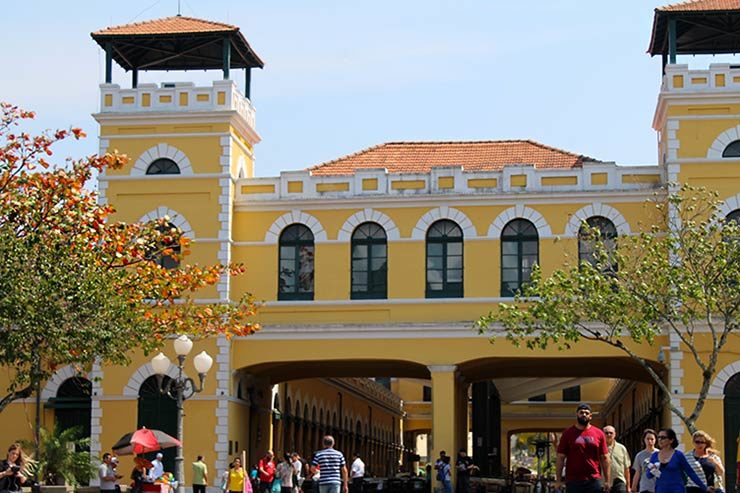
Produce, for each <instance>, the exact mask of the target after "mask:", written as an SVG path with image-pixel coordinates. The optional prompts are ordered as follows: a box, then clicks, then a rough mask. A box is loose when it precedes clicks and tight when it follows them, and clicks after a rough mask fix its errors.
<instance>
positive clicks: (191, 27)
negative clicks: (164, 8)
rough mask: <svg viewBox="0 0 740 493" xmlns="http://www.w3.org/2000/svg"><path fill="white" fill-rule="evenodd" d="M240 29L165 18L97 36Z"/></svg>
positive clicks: (205, 21) (188, 19) (178, 17)
mask: <svg viewBox="0 0 740 493" xmlns="http://www.w3.org/2000/svg"><path fill="white" fill-rule="evenodd" d="M238 30H239V28H238V27H236V26H232V25H230V24H223V23H221V22H213V21H207V20H203V19H195V18H193V17H182V16H173V17H163V18H162V19H154V20H151V21H144V22H135V23H133V24H125V25H123V26H113V27H107V28H105V29H101V30H100V31H96V32H94V33H92V34H93V36H96V35H129V36H136V35H152V34H186V33H217V32H234V31H238Z"/></svg>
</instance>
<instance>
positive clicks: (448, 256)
mask: <svg viewBox="0 0 740 493" xmlns="http://www.w3.org/2000/svg"><path fill="white" fill-rule="evenodd" d="M426 295H427V298H462V296H463V234H462V229H460V226H458V225H457V224H455V223H454V222H452V221H450V220H448V219H443V220H441V221H437V222H436V223H434V224H432V225H431V226H430V227H429V229H428V230H427V289H426Z"/></svg>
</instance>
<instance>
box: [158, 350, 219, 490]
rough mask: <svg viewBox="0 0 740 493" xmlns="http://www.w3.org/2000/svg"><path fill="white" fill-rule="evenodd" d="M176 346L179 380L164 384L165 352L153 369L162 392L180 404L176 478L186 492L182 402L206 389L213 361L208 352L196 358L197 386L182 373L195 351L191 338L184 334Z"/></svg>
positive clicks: (180, 488) (165, 372)
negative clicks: (191, 353) (188, 357)
mask: <svg viewBox="0 0 740 493" xmlns="http://www.w3.org/2000/svg"><path fill="white" fill-rule="evenodd" d="M174 346H175V353H176V354H177V378H172V379H170V380H169V381H168V382H167V384H164V376H165V375H166V374H167V371H168V370H169V369H170V365H171V364H172V363H171V362H170V359H169V358H168V357H167V356H165V355H164V354H162V353H159V354H158V355H156V356H155V357H154V358H152V368H153V369H154V373H156V374H157V380H158V381H159V391H160V392H161V393H162V394H165V395H167V396H168V397H170V398H171V399H174V400H175V401H176V402H177V439H178V440H179V441H180V443H181V445H179V446H178V447H177V456H176V457H175V476H176V479H177V493H184V491H185V487H184V486H183V482H184V480H185V468H184V467H183V457H182V434H183V433H182V432H183V429H182V428H183V426H182V421H183V417H184V416H185V413H184V409H183V402H184V401H185V400H186V399H190V398H191V397H193V396H194V395H195V394H196V393H198V392H201V391H202V390H203V381H204V380H205V378H206V373H208V370H210V369H211V365H212V364H213V358H211V356H210V355H209V354H208V353H206V352H205V351H201V352H200V353H199V354H197V355H196V356H195V358H193V365H194V366H195V371H197V372H198V380H199V382H198V386H197V387H196V386H195V382H194V381H193V379H192V378H189V377H185V376H184V375H183V371H182V368H183V366H184V365H185V357H186V356H187V355H188V354H190V350H191V349H193V341H191V340H190V338H189V337H188V336H186V335H181V336H180V337H178V338H177V339H175V344H174Z"/></svg>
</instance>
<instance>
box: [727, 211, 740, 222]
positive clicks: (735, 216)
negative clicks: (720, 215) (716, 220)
mask: <svg viewBox="0 0 740 493" xmlns="http://www.w3.org/2000/svg"><path fill="white" fill-rule="evenodd" d="M725 221H727V222H730V221H734V222H735V224H737V225H738V226H740V209H736V210H734V211H732V212H730V213H729V214H727V217H726V218H725Z"/></svg>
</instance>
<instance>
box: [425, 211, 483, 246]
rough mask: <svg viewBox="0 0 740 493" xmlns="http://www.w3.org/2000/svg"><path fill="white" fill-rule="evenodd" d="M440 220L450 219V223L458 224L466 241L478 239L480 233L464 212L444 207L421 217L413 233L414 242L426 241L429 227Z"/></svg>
mask: <svg viewBox="0 0 740 493" xmlns="http://www.w3.org/2000/svg"><path fill="white" fill-rule="evenodd" d="M440 219H449V220H450V221H454V222H456V223H457V224H458V226H460V228H462V230H463V237H464V238H465V239H470V238H476V237H477V236H478V233H477V232H476V231H475V226H473V223H472V222H471V221H470V219H469V218H468V216H466V215H465V213H464V212H462V211H459V210H457V209H455V208H454V207H448V206H446V205H443V206H441V207H437V208H436V209H432V210H430V211H427V213H426V214H424V215H423V216H421V218H420V219H419V221H418V222H417V223H416V226H414V229H413V231H411V238H412V239H414V240H423V239H425V238H426V235H427V229H429V226H431V225H432V224H433V223H435V222H436V221H439V220H440Z"/></svg>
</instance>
